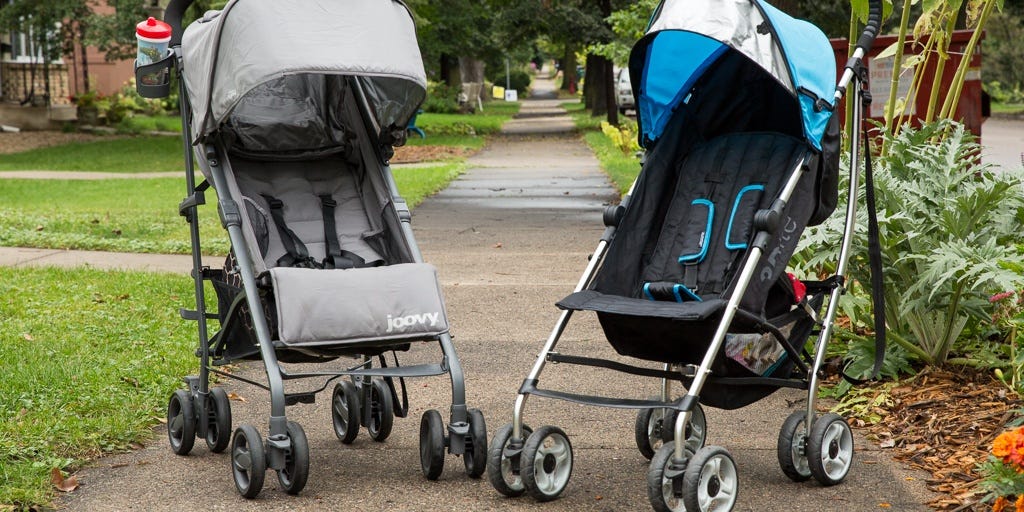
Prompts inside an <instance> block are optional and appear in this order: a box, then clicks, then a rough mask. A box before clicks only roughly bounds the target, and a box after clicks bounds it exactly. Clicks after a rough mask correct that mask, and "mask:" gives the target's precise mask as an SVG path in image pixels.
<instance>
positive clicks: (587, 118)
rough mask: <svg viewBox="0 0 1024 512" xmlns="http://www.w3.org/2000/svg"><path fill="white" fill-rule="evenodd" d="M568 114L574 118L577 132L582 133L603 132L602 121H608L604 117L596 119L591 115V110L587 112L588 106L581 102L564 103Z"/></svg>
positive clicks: (563, 105) (563, 106)
mask: <svg viewBox="0 0 1024 512" xmlns="http://www.w3.org/2000/svg"><path fill="white" fill-rule="evenodd" d="M562 108H564V109H565V110H566V111H567V112H568V113H569V117H571V118H572V122H573V123H574V124H575V125H576V130H577V131H580V132H588V131H591V130H599V131H600V130H601V121H604V120H606V119H607V118H606V117H604V116H598V117H594V116H593V115H591V114H590V111H589V110H586V106H585V105H584V104H583V102H580V101H568V102H565V103H562Z"/></svg>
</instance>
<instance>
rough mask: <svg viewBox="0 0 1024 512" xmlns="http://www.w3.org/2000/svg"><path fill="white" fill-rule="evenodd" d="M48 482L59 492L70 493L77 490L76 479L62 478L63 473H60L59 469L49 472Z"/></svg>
mask: <svg viewBox="0 0 1024 512" xmlns="http://www.w3.org/2000/svg"><path fill="white" fill-rule="evenodd" d="M50 481H51V482H53V486H54V487H56V488H57V490H58V491H61V492H71V491H73V490H75V489H78V478H77V477H75V476H70V477H68V478H64V473H63V472H61V470H60V468H53V469H51V470H50Z"/></svg>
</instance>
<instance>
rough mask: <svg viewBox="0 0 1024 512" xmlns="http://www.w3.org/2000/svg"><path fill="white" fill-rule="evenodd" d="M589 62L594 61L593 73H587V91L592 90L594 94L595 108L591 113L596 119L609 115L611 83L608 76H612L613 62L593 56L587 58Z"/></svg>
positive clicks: (613, 99)
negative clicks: (609, 89) (609, 85)
mask: <svg viewBox="0 0 1024 512" xmlns="http://www.w3.org/2000/svg"><path fill="white" fill-rule="evenodd" d="M587 58H588V60H590V59H592V60H593V61H594V63H593V66H592V67H593V71H587V76H588V77H590V78H588V79H587V89H589V90H591V93H592V94H593V101H594V106H593V107H592V108H591V111H590V113H591V114H592V115H593V116H594V117H598V116H603V115H606V114H608V100H609V94H608V84H609V83H610V82H609V81H608V79H607V76H608V75H610V74H611V66H612V64H611V62H609V61H608V59H606V58H604V57H598V56H596V55H591V56H589V57H587ZM611 101H612V102H613V104H614V102H615V98H614V97H612V98H611Z"/></svg>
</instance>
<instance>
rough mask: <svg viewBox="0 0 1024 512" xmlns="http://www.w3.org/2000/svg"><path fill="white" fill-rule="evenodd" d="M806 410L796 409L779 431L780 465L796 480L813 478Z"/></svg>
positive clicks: (801, 480) (787, 474)
mask: <svg viewBox="0 0 1024 512" xmlns="http://www.w3.org/2000/svg"><path fill="white" fill-rule="evenodd" d="M806 418H807V413H806V412H805V411H794V412H793V413H792V414H790V415H789V417H788V418H786V421H784V422H783V423H782V430H780V431H779V445H778V455H779V466H780V467H782V472H783V473H785V474H786V476H787V477H789V479H790V480H792V481H794V482H804V481H806V480H807V479H808V478H811V467H810V466H809V465H808V463H807V425H805V423H806V422H805V421H804V420H805V419H806Z"/></svg>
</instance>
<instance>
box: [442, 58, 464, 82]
mask: <svg viewBox="0 0 1024 512" xmlns="http://www.w3.org/2000/svg"><path fill="white" fill-rule="evenodd" d="M441 80H444V83H445V84H447V85H448V86H449V87H462V74H461V72H460V71H459V58H458V57H455V56H452V55H449V54H447V53H442V54H441Z"/></svg>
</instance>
